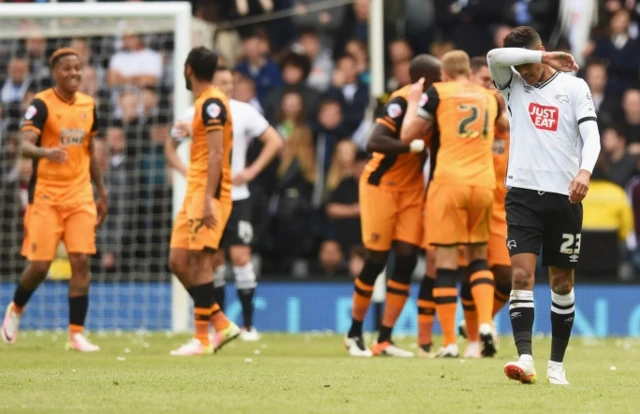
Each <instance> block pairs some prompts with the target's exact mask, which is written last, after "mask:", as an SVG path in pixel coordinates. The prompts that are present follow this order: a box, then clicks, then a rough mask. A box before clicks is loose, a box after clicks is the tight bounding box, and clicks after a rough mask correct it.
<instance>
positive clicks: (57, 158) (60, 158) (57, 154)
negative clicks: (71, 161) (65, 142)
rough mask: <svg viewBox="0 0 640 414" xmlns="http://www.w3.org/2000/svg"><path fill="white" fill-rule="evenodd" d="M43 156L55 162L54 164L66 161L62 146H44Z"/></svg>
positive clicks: (65, 152)
mask: <svg viewBox="0 0 640 414" xmlns="http://www.w3.org/2000/svg"><path fill="white" fill-rule="evenodd" d="M44 157H45V158H46V159H48V160H49V161H51V162H55V163H56V164H64V163H65V162H67V158H68V157H67V151H65V150H64V149H63V148H60V147H56V148H46V149H45V152H44Z"/></svg>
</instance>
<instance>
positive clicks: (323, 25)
mask: <svg viewBox="0 0 640 414" xmlns="http://www.w3.org/2000/svg"><path fill="white" fill-rule="evenodd" d="M317 1H318V0H294V1H293V5H294V8H295V12H296V15H295V16H294V18H293V19H294V22H295V24H296V26H298V27H299V28H306V30H300V34H301V35H302V33H304V32H305V31H308V30H311V31H313V32H314V33H315V35H316V36H318V40H319V41H321V42H322V44H323V45H325V46H328V45H330V44H331V41H332V40H333V38H334V37H333V36H334V35H335V33H336V32H337V31H338V30H339V29H340V28H341V24H342V22H343V20H344V14H345V8H344V7H334V8H331V9H328V10H322V11H316V12H311V11H309V6H313V4H314V3H316V2H317ZM329 79H331V78H329ZM321 92H322V91H321Z"/></svg>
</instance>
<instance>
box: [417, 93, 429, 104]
mask: <svg viewBox="0 0 640 414" xmlns="http://www.w3.org/2000/svg"><path fill="white" fill-rule="evenodd" d="M427 102H429V96H428V95H427V94H426V93H423V94H422V96H421V97H420V104H419V106H420V107H422V106H424V104H426V103H427Z"/></svg>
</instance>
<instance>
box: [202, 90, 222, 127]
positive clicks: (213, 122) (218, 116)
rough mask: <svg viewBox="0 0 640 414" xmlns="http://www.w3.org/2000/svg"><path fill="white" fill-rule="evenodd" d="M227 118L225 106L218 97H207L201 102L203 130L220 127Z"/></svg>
mask: <svg viewBox="0 0 640 414" xmlns="http://www.w3.org/2000/svg"><path fill="white" fill-rule="evenodd" d="M227 118H228V114H227V106H226V105H225V104H224V102H222V101H221V100H220V99H218V98H209V99H207V100H206V101H204V103H203V104H202V123H203V124H204V129H205V131H207V132H209V131H215V130H217V129H222V128H223V126H224V124H225V123H226V122H227Z"/></svg>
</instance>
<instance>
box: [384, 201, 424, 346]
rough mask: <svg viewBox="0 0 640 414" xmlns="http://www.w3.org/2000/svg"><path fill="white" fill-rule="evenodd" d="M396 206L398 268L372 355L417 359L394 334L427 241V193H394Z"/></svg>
mask: <svg viewBox="0 0 640 414" xmlns="http://www.w3.org/2000/svg"><path fill="white" fill-rule="evenodd" d="M394 196H395V204H396V211H397V214H396V226H395V229H394V235H393V239H394V240H395V242H394V243H395V246H394V248H395V265H394V267H393V273H392V274H391V277H390V278H389V280H388V281H387V294H386V301H385V307H384V314H383V316H382V326H381V327H380V335H379V336H378V341H377V342H376V343H375V345H374V347H373V349H372V352H373V354H374V355H391V356H399V357H413V352H409V351H405V350H403V349H400V348H398V347H397V346H395V345H394V343H393V341H392V340H391V331H392V330H393V327H394V326H395V324H396V321H397V320H398V317H399V316H400V313H402V310H403V309H404V305H405V304H406V303H407V299H408V298H409V287H410V284H411V276H412V274H413V271H414V270H415V267H416V263H417V262H418V249H419V247H418V246H420V245H421V244H422V242H423V229H422V220H423V219H422V213H423V211H424V205H423V204H424V203H423V200H424V192H422V191H404V192H398V193H396V194H394Z"/></svg>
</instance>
